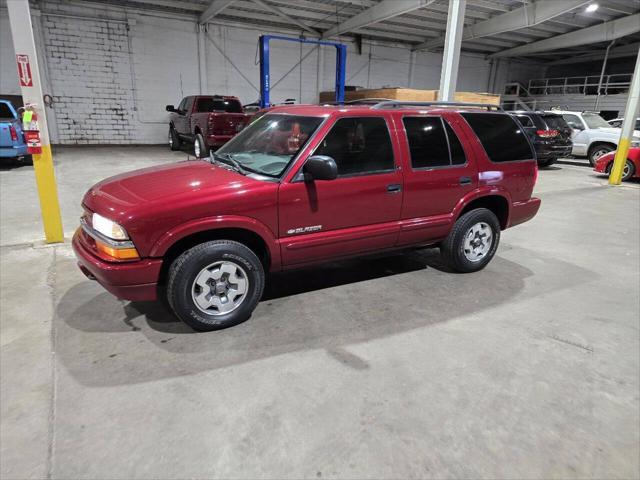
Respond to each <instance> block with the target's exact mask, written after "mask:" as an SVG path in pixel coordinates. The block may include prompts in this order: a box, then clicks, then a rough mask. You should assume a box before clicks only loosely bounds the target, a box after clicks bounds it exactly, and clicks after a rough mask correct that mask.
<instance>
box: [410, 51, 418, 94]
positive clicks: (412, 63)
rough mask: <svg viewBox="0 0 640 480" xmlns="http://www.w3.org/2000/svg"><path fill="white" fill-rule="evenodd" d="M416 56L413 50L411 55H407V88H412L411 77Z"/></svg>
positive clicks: (414, 67)
mask: <svg viewBox="0 0 640 480" xmlns="http://www.w3.org/2000/svg"><path fill="white" fill-rule="evenodd" d="M416 54H417V52H416V51H415V50H411V54H410V55H409V79H408V80H409V85H408V87H409V88H413V77H414V72H415V69H416Z"/></svg>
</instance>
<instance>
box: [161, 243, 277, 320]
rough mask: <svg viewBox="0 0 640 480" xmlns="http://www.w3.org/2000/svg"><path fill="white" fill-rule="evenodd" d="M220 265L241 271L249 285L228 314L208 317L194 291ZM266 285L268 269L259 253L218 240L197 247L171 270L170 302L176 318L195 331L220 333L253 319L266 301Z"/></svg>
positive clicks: (184, 255)
mask: <svg viewBox="0 0 640 480" xmlns="http://www.w3.org/2000/svg"><path fill="white" fill-rule="evenodd" d="M216 262H226V263H227V264H232V265H235V266H237V267H240V269H241V270H242V273H243V274H244V275H245V276H246V280H247V282H248V285H247V290H246V293H244V295H243V296H242V297H241V299H240V301H239V302H238V303H239V305H238V306H237V307H236V308H235V309H234V310H232V311H230V312H228V313H215V312H214V311H213V310H211V313H207V312H205V311H204V310H202V309H201V308H200V307H199V306H198V305H197V304H196V301H195V300H194V295H196V294H194V293H193V292H194V288H198V287H194V283H195V281H196V278H197V277H198V275H199V274H200V273H201V272H202V271H203V269H205V268H206V267H208V266H211V265H213V264H215V263H216ZM264 283H265V282H264V269H263V268H262V263H260V260H259V259H258V257H257V256H256V254H255V253H253V252H252V251H251V250H250V249H249V248H248V247H247V246H245V245H243V244H241V243H238V242H234V241H231V240H215V241H211V242H206V243H201V244H200V245H196V246H195V247H193V248H191V249H189V250H187V251H186V252H184V253H183V254H182V255H180V256H179V257H178V258H176V259H175V260H174V262H173V263H172V264H171V267H170V268H169V275H168V280H167V301H168V302H169V305H171V308H172V309H173V311H174V312H175V314H176V316H177V317H178V318H179V319H180V320H182V321H183V322H185V323H186V324H187V325H189V326H190V327H191V328H193V329H194V330H200V331H210V330H219V329H222V328H228V327H232V326H234V325H237V324H239V323H242V322H244V321H245V320H247V319H248V318H249V317H250V316H251V313H252V312H253V310H254V309H255V308H256V305H257V304H258V302H259V301H260V297H262V292H263V290H264ZM210 293H211V292H210ZM196 296H197V295H196ZM212 296H213V295H212Z"/></svg>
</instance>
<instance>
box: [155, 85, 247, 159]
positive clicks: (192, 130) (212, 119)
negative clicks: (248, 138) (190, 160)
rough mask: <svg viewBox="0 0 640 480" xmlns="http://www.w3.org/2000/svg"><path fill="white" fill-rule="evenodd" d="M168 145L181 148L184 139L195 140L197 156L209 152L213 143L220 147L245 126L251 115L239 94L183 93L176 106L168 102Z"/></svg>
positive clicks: (172, 148) (203, 155)
mask: <svg viewBox="0 0 640 480" xmlns="http://www.w3.org/2000/svg"><path fill="white" fill-rule="evenodd" d="M166 109H167V112H170V113H171V116H170V119H169V148H171V150H179V149H180V147H181V146H182V143H183V142H187V143H189V144H193V152H194V154H195V156H196V157H198V158H202V157H206V156H208V155H209V149H210V148H211V147H219V146H220V145H224V144H225V143H226V142H228V141H229V140H230V139H231V138H233V136H234V135H235V134H237V133H238V132H239V131H240V130H242V129H243V128H244V127H245V126H246V125H247V123H249V119H250V118H251V115H247V114H245V113H243V111H242V104H241V103H240V100H238V98H237V97H228V96H221V95H192V96H189V97H184V98H183V99H182V101H181V102H180V105H178V108H175V107H174V106H173V105H167V107H166Z"/></svg>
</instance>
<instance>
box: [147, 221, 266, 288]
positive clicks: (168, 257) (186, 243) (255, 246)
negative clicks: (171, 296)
mask: <svg viewBox="0 0 640 480" xmlns="http://www.w3.org/2000/svg"><path fill="white" fill-rule="evenodd" d="M212 240H233V241H235V242H238V243H241V244H243V245H245V246H247V247H248V248H249V249H251V251H253V253H255V254H256V256H257V257H258V258H259V259H260V262H261V263H262V266H263V268H264V270H265V272H267V271H269V269H270V268H271V263H272V256H271V251H270V249H269V247H268V245H267V242H266V241H265V240H264V239H263V238H262V237H261V236H260V235H258V234H257V233H256V232H254V231H252V230H248V229H246V228H238V227H231V228H214V229H210V230H202V231H198V232H194V233H191V234H189V235H186V236H184V237H182V238H180V239H179V240H177V241H176V242H174V243H173V244H172V245H171V246H169V248H168V249H167V250H166V251H165V252H164V254H163V255H162V267H161V269H160V276H159V280H158V283H160V284H164V283H165V282H166V279H167V275H168V272H169V267H171V264H172V263H173V261H174V260H175V259H176V258H178V257H179V256H180V255H181V254H182V253H184V252H186V251H187V250H188V249H190V248H192V247H195V246H196V245H199V244H201V243H205V242H209V241H212Z"/></svg>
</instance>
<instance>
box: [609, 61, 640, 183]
mask: <svg viewBox="0 0 640 480" xmlns="http://www.w3.org/2000/svg"><path fill="white" fill-rule="evenodd" d="M639 111H640V49H638V58H636V68H635V69H634V71H633V79H632V80H631V88H630V89H629V99H628V100H627V108H626V109H625V111H624V122H623V123H622V132H621V133H620V141H619V142H618V150H617V151H616V156H615V158H614V160H613V168H612V169H611V175H609V184H610V185H620V183H622V173H623V170H624V164H625V163H626V162H627V155H628V154H629V147H630V146H631V139H632V137H633V130H634V127H635V124H636V118H637V117H638V112H639Z"/></svg>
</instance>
